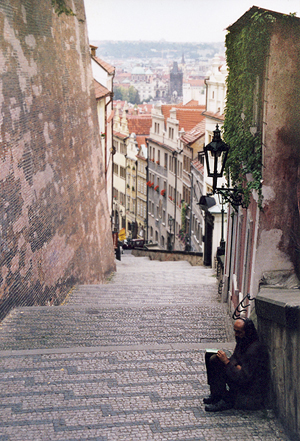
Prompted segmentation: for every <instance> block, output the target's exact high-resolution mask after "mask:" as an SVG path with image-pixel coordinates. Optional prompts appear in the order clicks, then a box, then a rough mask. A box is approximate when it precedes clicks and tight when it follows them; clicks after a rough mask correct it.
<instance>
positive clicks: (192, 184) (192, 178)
mask: <svg viewBox="0 0 300 441" xmlns="http://www.w3.org/2000/svg"><path fill="white" fill-rule="evenodd" d="M192 167H193V165H192V164H191V200H190V207H191V209H190V225H189V246H190V249H189V251H191V250H192V217H193V190H194V174H193V171H192Z"/></svg>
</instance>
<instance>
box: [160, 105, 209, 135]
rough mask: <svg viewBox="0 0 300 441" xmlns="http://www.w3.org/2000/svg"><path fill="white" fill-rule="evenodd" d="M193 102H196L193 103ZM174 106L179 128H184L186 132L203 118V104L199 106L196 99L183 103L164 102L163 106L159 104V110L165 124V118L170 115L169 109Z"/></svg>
mask: <svg viewBox="0 0 300 441" xmlns="http://www.w3.org/2000/svg"><path fill="white" fill-rule="evenodd" d="M194 102H195V103H196V104H194ZM174 108H175V109H177V111H176V118H177V119H178V120H179V129H182V128H184V130H185V131H186V132H187V131H189V130H191V129H192V128H193V127H195V125H196V124H198V123H199V122H200V121H202V120H203V117H202V116H201V115H202V113H203V112H204V111H205V106H201V105H199V104H198V102H197V101H195V100H193V101H190V102H189V103H187V104H185V105H183V104H164V105H163V106H161V111H162V114H163V115H164V119H165V125H167V119H168V118H169V117H170V111H171V109H174ZM179 110H181V111H179ZM185 112H186V113H185ZM188 112H190V113H188ZM189 118H190V122H189Z"/></svg>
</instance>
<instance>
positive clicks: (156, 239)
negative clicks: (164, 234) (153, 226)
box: [155, 231, 158, 242]
mask: <svg viewBox="0 0 300 441" xmlns="http://www.w3.org/2000/svg"><path fill="white" fill-rule="evenodd" d="M155 242H158V231H155Z"/></svg>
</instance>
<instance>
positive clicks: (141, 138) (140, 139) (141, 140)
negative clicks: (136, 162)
mask: <svg viewBox="0 0 300 441" xmlns="http://www.w3.org/2000/svg"><path fill="white" fill-rule="evenodd" d="M136 140H137V143H138V146H139V147H141V145H142V144H144V145H146V146H147V144H146V136H137V137H136Z"/></svg>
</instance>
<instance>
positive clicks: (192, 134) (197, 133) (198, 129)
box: [181, 119, 205, 144]
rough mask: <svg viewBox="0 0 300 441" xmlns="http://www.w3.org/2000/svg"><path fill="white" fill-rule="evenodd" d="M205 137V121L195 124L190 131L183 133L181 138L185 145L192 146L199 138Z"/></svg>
mask: <svg viewBox="0 0 300 441" xmlns="http://www.w3.org/2000/svg"><path fill="white" fill-rule="evenodd" d="M204 135H205V119H203V120H202V121H201V122H200V123H199V124H197V125H196V126H195V127H194V128H193V129H192V130H190V131H189V132H187V133H185V134H184V135H183V136H182V137H181V138H182V140H183V142H184V143H185V144H192V143H193V142H195V141H197V140H198V139H199V138H201V136H204Z"/></svg>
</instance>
